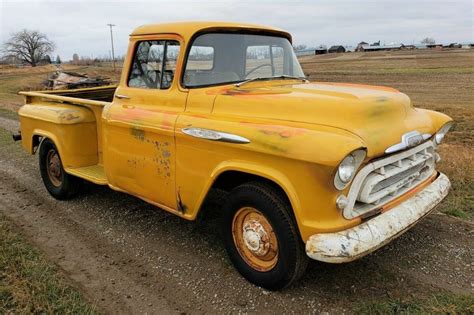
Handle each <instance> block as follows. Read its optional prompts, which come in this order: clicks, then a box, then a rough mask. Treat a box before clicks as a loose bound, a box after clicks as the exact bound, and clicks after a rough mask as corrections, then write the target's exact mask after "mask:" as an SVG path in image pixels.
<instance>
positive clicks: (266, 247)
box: [223, 182, 308, 290]
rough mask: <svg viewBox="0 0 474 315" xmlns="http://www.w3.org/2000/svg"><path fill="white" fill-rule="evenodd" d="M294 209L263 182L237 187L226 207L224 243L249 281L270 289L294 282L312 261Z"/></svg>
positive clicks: (235, 263)
mask: <svg viewBox="0 0 474 315" xmlns="http://www.w3.org/2000/svg"><path fill="white" fill-rule="evenodd" d="M290 211H291V206H290V205H289V203H288V201H287V200H286V198H284V197H283V196H282V195H281V193H280V192H279V191H277V190H276V189H275V188H273V187H272V186H271V185H268V184H265V183H259V182H255V183H248V184H244V185H241V186H239V187H237V188H235V189H234V190H233V191H232V192H231V194H230V196H229V199H228V202H227V204H226V207H225V213H224V222H223V229H224V231H223V233H224V242H225V246H226V249H227V252H228V254H229V257H230V259H231V261H232V263H233V264H234V266H235V267H236V269H237V270H238V271H239V272H240V273H241V274H242V275H243V276H244V277H245V278H246V279H247V280H249V281H250V282H252V283H254V284H256V285H258V286H261V287H264V288H266V289H269V290H278V289H281V288H284V287H286V286H288V285H290V284H291V283H292V282H293V281H295V280H297V279H298V278H299V277H300V276H301V275H302V274H303V273H304V271H305V269H306V266H307V263H308V257H307V256H306V253H305V250H304V244H303V242H302V241H301V239H300V236H299V234H298V230H297V227H296V224H295V222H294V219H293V217H292V215H291V212H290Z"/></svg>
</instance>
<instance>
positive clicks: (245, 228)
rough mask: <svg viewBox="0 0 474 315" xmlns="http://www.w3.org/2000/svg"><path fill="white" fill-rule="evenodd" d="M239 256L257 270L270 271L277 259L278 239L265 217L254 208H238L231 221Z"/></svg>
mask: <svg viewBox="0 0 474 315" xmlns="http://www.w3.org/2000/svg"><path fill="white" fill-rule="evenodd" d="M232 235H233V237H234V243H235V246H236V247H237V250H238V251H239V254H240V256H241V257H242V258H243V259H244V260H245V262H246V263H247V264H248V265H250V266H251V267H252V268H254V269H256V270H258V271H262V272H265V271H270V270H272V269H273V267H275V265H276V263H277V261H278V240H277V238H276V235H275V232H274V231H273V228H272V226H271V224H270V222H268V220H267V218H265V216H264V215H263V214H262V213H261V212H260V211H258V210H257V209H255V208H252V207H243V208H240V209H239V210H238V211H237V213H236V214H235V216H234V220H233V222H232Z"/></svg>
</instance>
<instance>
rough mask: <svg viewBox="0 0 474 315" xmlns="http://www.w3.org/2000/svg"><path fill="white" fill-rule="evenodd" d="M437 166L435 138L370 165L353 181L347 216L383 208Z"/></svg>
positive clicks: (427, 176)
mask: <svg viewBox="0 0 474 315" xmlns="http://www.w3.org/2000/svg"><path fill="white" fill-rule="evenodd" d="M434 167H435V152H434V144H433V142H432V141H427V142H425V143H423V144H421V145H419V146H417V147H415V148H412V149H409V150H406V151H403V152H401V153H397V154H393V155H390V156H388V157H385V158H381V159H379V160H376V161H374V162H371V163H369V164H367V165H366V166H364V167H363V168H362V169H361V170H360V171H359V172H358V173H357V175H356V177H355V178H354V180H353V182H352V186H351V188H350V190H349V195H348V205H347V207H346V208H345V209H344V217H345V218H347V219H352V218H355V217H358V216H361V215H362V216H363V215H364V214H367V213H368V212H371V211H372V210H376V209H378V208H381V207H382V206H383V205H384V204H387V203H388V202H390V201H392V200H394V199H395V198H398V197H400V196H401V195H403V194H405V193H406V192H408V191H409V190H411V189H412V188H414V187H416V186H417V185H419V184H421V183H422V182H423V181H425V180H426V179H428V178H429V177H430V176H431V175H432V174H433V172H434V171H435V169H434Z"/></svg>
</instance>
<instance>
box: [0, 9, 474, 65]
mask: <svg viewBox="0 0 474 315" xmlns="http://www.w3.org/2000/svg"><path fill="white" fill-rule="evenodd" d="M473 2H474V0H454V1H452V0H451V1H450V0H445V1H439V0H431V1H418V0H411V1H410V0H378V1H376V0H369V1H367V0H353V1H347V0H346V1H339V0H332V1H331V0H330V1H324V0H321V1H320V0H313V1H296V0H286V1H277V0H274V1H263V0H260V1H256V0H254V1H247V0H236V1H234V0H228V1H226V0H220V1H203V0H201V1H176V0H168V1H161V0H154V1H100V0H95V1H92V0H91V1H89V0H83V1H75V0H69V1H66V0H63V1H43V0H36V1H32V0H29V1H23V0H17V1H11V0H0V42H2V43H3V42H4V41H5V40H6V39H7V38H8V36H9V35H10V34H11V33H12V32H15V31H18V30H21V29H25V28H26V29H34V30H39V31H41V32H43V33H46V34H47V35H48V37H49V38H50V39H52V40H53V41H54V42H55V43H56V46H57V49H56V52H55V54H59V55H60V56H61V57H62V59H63V60H69V59H71V58H72V54H73V53H78V54H79V55H80V56H106V55H108V54H109V51H110V35H109V29H108V26H107V23H113V24H116V27H114V41H115V49H116V54H117V55H121V54H124V53H125V51H126V47H127V40H128V38H127V37H128V35H129V34H130V32H131V31H132V30H133V29H134V28H135V27H137V26H139V25H142V24H147V23H160V22H169V21H183V20H218V21H238V22H251V23H259V24H265V25H271V26H275V27H279V28H282V29H285V30H287V31H289V32H290V33H292V34H293V40H294V43H295V44H306V45H308V46H313V47H314V46H317V45H320V44H326V45H333V44H343V45H356V44H357V43H358V42H360V41H362V40H364V41H367V42H374V41H378V40H381V41H382V43H384V42H385V43H387V44H388V43H392V42H398V43H399V42H402V43H417V42H419V41H420V40H421V39H423V38H424V37H433V38H435V39H436V40H437V42H441V43H451V42H469V41H473V40H474V29H473V19H474V14H473Z"/></svg>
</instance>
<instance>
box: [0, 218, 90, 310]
mask: <svg viewBox="0 0 474 315" xmlns="http://www.w3.org/2000/svg"><path fill="white" fill-rule="evenodd" d="M69 283H70V280H69V279H67V278H66V277H64V276H63V275H62V274H61V272H60V271H59V270H58V268H56V267H55V266H54V265H52V264H51V263H50V262H49V261H48V260H47V259H46V258H45V257H44V256H43V255H42V254H40V253H39V252H38V251H37V250H36V249H35V248H33V247H32V246H31V245H30V244H29V243H28V242H27V241H26V240H25V239H24V238H23V237H22V236H20V235H19V234H18V232H17V228H15V227H14V226H12V225H11V224H10V223H9V222H8V221H6V220H5V219H4V217H3V216H0V314H95V313H96V310H95V309H94V307H92V306H90V304H88V302H87V301H86V300H85V299H84V298H83V296H82V294H81V293H80V292H79V291H78V290H77V289H75V288H74V287H72V286H71V285H70V284H69Z"/></svg>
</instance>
